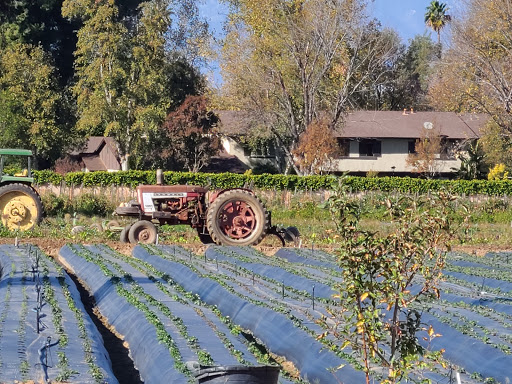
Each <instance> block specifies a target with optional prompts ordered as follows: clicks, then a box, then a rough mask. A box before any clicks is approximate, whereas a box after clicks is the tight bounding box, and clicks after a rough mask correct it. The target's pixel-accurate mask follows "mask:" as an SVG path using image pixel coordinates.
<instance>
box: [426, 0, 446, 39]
mask: <svg viewBox="0 0 512 384" xmlns="http://www.w3.org/2000/svg"><path fill="white" fill-rule="evenodd" d="M446 12H448V7H447V5H446V4H445V3H441V2H439V1H437V0H432V1H431V2H430V4H429V6H428V7H427V12H426V13H425V24H427V25H428V26H429V27H430V28H432V30H434V32H436V33H437V43H438V44H439V45H441V30H442V29H443V28H444V27H445V26H446V24H447V23H448V22H449V21H451V19H452V18H451V16H450V15H448V14H447V13H446Z"/></svg>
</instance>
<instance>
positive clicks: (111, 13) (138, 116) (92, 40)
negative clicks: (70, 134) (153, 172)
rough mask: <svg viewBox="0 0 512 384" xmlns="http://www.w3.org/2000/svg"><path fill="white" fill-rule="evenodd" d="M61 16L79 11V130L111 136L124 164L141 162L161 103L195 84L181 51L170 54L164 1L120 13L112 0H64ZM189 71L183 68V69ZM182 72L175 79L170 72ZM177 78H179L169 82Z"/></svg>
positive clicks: (171, 102) (173, 101)
mask: <svg viewBox="0 0 512 384" xmlns="http://www.w3.org/2000/svg"><path fill="white" fill-rule="evenodd" d="M62 11H63V14H64V16H66V17H68V18H71V19H74V18H79V19H80V20H82V22H83V26H82V27H81V28H80V30H79V32H78V44H77V51H76V64H75V66H76V75H77V83H76V85H75V86H74V87H73V92H74V95H75V97H76V98H77V103H78V114H79V120H78V123H77V127H78V129H79V131H80V132H83V133H84V134H88V135H107V136H112V137H114V138H115V139H116V141H117V142H118V144H119V148H118V150H119V153H120V156H121V158H122V160H123V168H124V169H127V168H128V164H129V159H130V158H131V159H132V160H131V164H132V165H135V166H136V167H138V166H140V165H141V164H143V163H144V157H145V156H146V154H147V151H148V149H149V148H151V147H152V146H153V145H154V142H153V141H152V140H158V128H159V127H160V126H161V124H162V123H163V122H164V120H165V116H166V115H167V113H168V111H169V110H170V109H171V108H172V107H173V106H174V107H175V106H177V105H180V104H181V102H182V101H183V99H184V97H185V94H184V90H186V93H187V94H194V93H197V92H198V88H199V83H200V81H199V76H198V75H197V72H196V71H194V70H193V69H191V68H190V67H189V66H188V67H187V65H184V64H183V62H182V60H181V59H177V60H174V59H171V58H170V55H169V53H168V51H167V43H168V42H167V36H168V33H169V30H170V27H171V10H170V9H169V3H168V1H164V0H153V1H146V2H142V3H141V4H140V6H139V7H138V12H137V15H136V17H133V18H130V19H129V20H123V19H122V18H121V17H120V15H119V9H118V7H117V6H116V4H115V2H114V1H113V0H108V1H107V0H106V1H95V0H79V1H71V0H66V1H64V3H63V8H62ZM187 72H188V73H187ZM180 73H186V74H187V76H185V77H184V79H180V80H179V82H178V81H177V74H180ZM176 83H178V86H177V88H178V89H179V91H177V90H176Z"/></svg>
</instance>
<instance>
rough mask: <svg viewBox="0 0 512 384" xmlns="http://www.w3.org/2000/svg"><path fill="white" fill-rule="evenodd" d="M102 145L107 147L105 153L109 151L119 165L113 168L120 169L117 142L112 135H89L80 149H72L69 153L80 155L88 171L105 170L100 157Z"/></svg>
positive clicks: (105, 167)
mask: <svg viewBox="0 0 512 384" xmlns="http://www.w3.org/2000/svg"><path fill="white" fill-rule="evenodd" d="M104 147H106V148H107V150H108V152H107V153H110V156H113V157H114V158H115V159H116V160H117V162H118V163H119V167H115V169H121V163H120V160H119V154H118V151H117V144H116V141H115V140H114V139H113V138H112V137H104V136H91V137H89V139H88V140H87V142H86V143H85V145H84V147H83V148H82V149H78V150H75V151H73V152H72V153H71V155H72V156H78V157H80V158H81V160H82V161H83V162H84V164H85V166H86V168H87V169H88V170H89V171H104V170H107V166H106V165H105V164H104V163H103V160H102V159H101V157H100V153H102V151H103V148H104Z"/></svg>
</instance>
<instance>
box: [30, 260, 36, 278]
mask: <svg viewBox="0 0 512 384" xmlns="http://www.w3.org/2000/svg"><path fill="white" fill-rule="evenodd" d="M31 272H32V281H36V265H35V264H32V271H31Z"/></svg>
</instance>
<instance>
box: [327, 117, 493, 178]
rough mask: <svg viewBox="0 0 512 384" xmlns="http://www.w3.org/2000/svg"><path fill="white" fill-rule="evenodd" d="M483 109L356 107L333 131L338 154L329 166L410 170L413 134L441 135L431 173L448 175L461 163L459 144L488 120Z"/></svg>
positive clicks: (353, 170) (390, 171)
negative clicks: (471, 111)
mask: <svg viewBox="0 0 512 384" xmlns="http://www.w3.org/2000/svg"><path fill="white" fill-rule="evenodd" d="M488 119H489V118H488V116H487V115H484V114H462V115H459V114H456V113H454V112H415V111H413V110H404V111H403V112H401V111H355V112H351V113H349V114H348V115H347V116H346V118H345V123H344V126H343V128H342V129H340V130H338V131H337V132H336V134H335V136H336V137H337V139H338V143H339V145H340V154H339V156H338V158H337V159H336V160H335V161H334V164H333V166H332V167H333V171H335V172H349V173H350V174H354V175H365V174H367V173H368V172H378V173H379V174H381V175H382V174H383V175H409V174H411V173H412V172H413V169H412V168H411V166H409V165H408V164H407V161H406V160H407V158H408V156H409V154H411V153H415V152H416V142H417V140H418V139H421V138H425V137H428V136H429V135H430V136H440V138H441V144H442V149H441V152H440V153H439V154H436V155H435V163H436V171H437V172H436V173H437V174H438V175H441V176H449V175H450V174H451V173H453V172H454V170H453V169H459V168H460V163H461V162H460V159H459V158H458V156H457V155H458V154H459V153H461V152H462V151H463V149H464V144H465V143H467V142H468V141H472V140H475V139H478V138H480V135H481V134H480V132H481V129H482V128H483V126H484V125H485V124H486V123H487V121H488Z"/></svg>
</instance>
